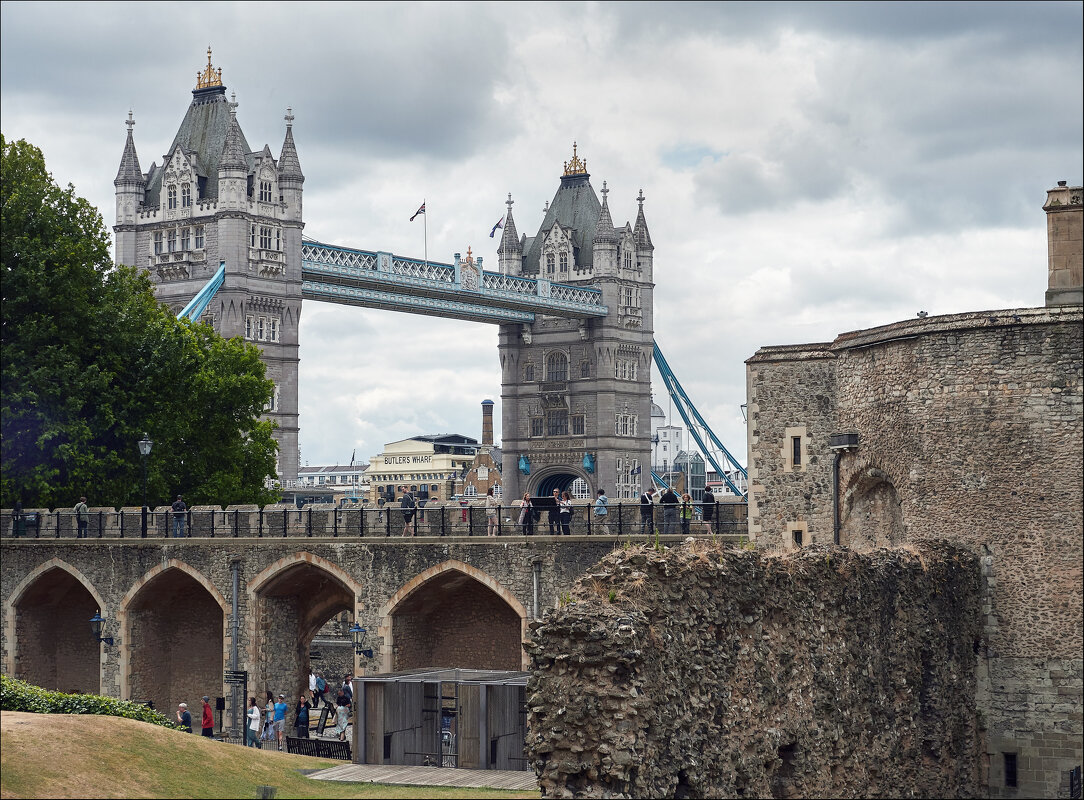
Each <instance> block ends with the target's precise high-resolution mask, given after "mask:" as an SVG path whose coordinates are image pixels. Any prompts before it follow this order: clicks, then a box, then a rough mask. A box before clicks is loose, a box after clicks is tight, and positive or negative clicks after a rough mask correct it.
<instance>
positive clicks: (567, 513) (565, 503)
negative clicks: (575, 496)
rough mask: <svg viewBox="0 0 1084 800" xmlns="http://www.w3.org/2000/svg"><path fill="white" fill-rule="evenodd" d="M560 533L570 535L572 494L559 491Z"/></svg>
mask: <svg viewBox="0 0 1084 800" xmlns="http://www.w3.org/2000/svg"><path fill="white" fill-rule="evenodd" d="M561 535H562V536H571V535H572V495H570V494H569V493H568V492H567V491H565V492H561Z"/></svg>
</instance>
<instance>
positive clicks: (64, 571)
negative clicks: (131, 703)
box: [4, 558, 109, 694]
mask: <svg viewBox="0 0 1084 800" xmlns="http://www.w3.org/2000/svg"><path fill="white" fill-rule="evenodd" d="M95 611H100V612H101V613H102V616H103V617H106V618H107V619H108V617H109V609H108V608H106V605H105V601H104V599H103V598H102V596H101V594H99V592H98V590H97V589H96V588H95V587H94V584H92V583H91V582H90V580H89V579H88V578H87V577H86V575H84V574H83V573H82V572H81V571H80V570H79V569H77V568H76V567H74V566H72V565H71V564H69V563H67V562H66V561H63V560H61V559H59V558H53V559H50V560H49V561H46V562H45V563H43V564H39V565H38V566H37V567H35V568H34V569H33V570H31V571H30V572H29V573H28V574H27V575H26V576H25V577H24V578H23V579H22V580H21V581H20V582H19V584H18V585H17V586H16V587H15V590H14V591H13V592H12V593H11V595H10V597H9V598H8V602H7V606H6V607H5V608H4V627H5V635H6V638H7V641H8V643H9V644H8V656H7V664H6V665H5V672H6V673H7V674H8V675H12V676H14V677H16V678H19V679H20V680H25V681H28V682H29V683H32V684H34V685H36V686H43V687H45V688H48V689H59V690H60V691H63V692H68V691H79V692H89V693H92V694H100V693H101V691H102V675H103V669H104V657H105V650H104V645H103V644H102V643H101V642H96V641H94V637H93V636H92V635H91V630H90V618H91V617H93V616H94V612H95Z"/></svg>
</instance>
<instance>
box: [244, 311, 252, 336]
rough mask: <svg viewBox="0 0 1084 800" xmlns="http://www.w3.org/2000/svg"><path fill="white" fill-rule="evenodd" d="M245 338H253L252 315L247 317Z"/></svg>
mask: <svg viewBox="0 0 1084 800" xmlns="http://www.w3.org/2000/svg"><path fill="white" fill-rule="evenodd" d="M245 338H246V339H251V338H252V317H251V316H249V317H245Z"/></svg>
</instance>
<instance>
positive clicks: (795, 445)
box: [790, 436, 802, 467]
mask: <svg viewBox="0 0 1084 800" xmlns="http://www.w3.org/2000/svg"><path fill="white" fill-rule="evenodd" d="M790 461H791V464H793V465H794V466H796V467H800V466H802V437H801V436H791V437H790Z"/></svg>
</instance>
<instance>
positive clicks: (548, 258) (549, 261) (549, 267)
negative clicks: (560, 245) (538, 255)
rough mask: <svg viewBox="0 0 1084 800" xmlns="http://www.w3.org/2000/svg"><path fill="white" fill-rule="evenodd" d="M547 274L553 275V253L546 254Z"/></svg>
mask: <svg viewBox="0 0 1084 800" xmlns="http://www.w3.org/2000/svg"><path fill="white" fill-rule="evenodd" d="M546 272H547V273H548V274H550V275H552V274H553V253H546Z"/></svg>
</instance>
